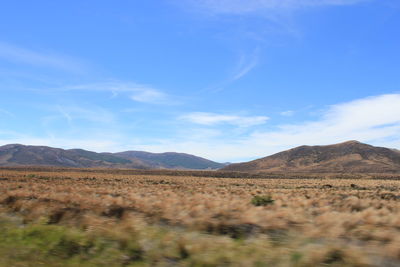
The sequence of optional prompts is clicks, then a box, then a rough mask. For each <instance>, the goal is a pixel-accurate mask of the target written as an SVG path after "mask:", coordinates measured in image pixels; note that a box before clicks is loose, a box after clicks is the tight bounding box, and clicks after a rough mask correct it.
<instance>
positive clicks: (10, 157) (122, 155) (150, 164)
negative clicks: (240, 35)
mask: <svg viewBox="0 0 400 267" xmlns="http://www.w3.org/2000/svg"><path fill="white" fill-rule="evenodd" d="M0 166H59V167H79V168H129V169H192V170H206V169H219V168H222V167H223V166H225V164H222V163H218V162H214V161H211V160H207V159H204V158H201V157H196V156H193V155H190V154H185V153H175V152H167V153H149V152H142V151H126V152H119V153H96V152H92V151H87V150H83V149H68V150H65V149H61V148H53V147H47V146H26V145H20V144H10V145H5V146H0Z"/></svg>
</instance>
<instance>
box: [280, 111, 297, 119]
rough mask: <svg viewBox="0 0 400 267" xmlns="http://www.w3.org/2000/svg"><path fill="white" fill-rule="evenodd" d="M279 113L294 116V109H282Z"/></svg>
mask: <svg viewBox="0 0 400 267" xmlns="http://www.w3.org/2000/svg"><path fill="white" fill-rule="evenodd" d="M279 114H280V115H282V116H285V117H290V116H293V114H294V111H293V110H286V111H282V112H281V113H279Z"/></svg>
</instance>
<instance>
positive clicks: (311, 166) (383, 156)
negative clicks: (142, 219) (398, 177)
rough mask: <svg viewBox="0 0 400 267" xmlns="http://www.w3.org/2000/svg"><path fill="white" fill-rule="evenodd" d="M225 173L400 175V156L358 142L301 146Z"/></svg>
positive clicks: (385, 149)
mask: <svg viewBox="0 0 400 267" xmlns="http://www.w3.org/2000/svg"><path fill="white" fill-rule="evenodd" d="M222 170H225V171H245V172H261V171H264V172H324V173H329V172H371V173H389V172H390V173H392V172H400V152H399V151H397V150H394V149H389V148H384V147H375V146H371V145H367V144H363V143H360V142H357V141H348V142H344V143H340V144H335V145H328V146H300V147H296V148H293V149H290V150H286V151H283V152H280V153H277V154H274V155H271V156H268V157H265V158H261V159H257V160H253V161H250V162H244V163H237V164H231V165H228V166H226V167H225V168H223V169H222Z"/></svg>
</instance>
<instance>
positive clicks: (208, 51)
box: [0, 0, 400, 162]
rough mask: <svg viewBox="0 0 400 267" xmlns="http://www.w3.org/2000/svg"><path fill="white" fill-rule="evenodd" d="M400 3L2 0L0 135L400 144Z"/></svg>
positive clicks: (207, 145) (90, 141)
mask: <svg viewBox="0 0 400 267" xmlns="http://www.w3.org/2000/svg"><path fill="white" fill-rule="evenodd" d="M399 29H400V1H398V0H219V1H218V0H146V1H132V0H116V1H104V0H96V1H94V0H81V1H50V0H47V1H46V0H37V1H28V0H21V1H3V2H2V3H1V4H0V145H5V144H10V143H21V144H26V145H47V146H53V147H60V148H65V149H70V148H83V149H88V150H92V151H97V152H105V151H107V152H117V151H126V150H144V151H149V152H166V151H175V152H185V153H190V154H194V155H197V156H202V157H205V158H208V159H211V160H215V161H219V162H240V161H247V160H251V159H256V158H260V157H264V156H267V155H270V154H273V153H276V152H279V151H282V150H285V149H289V148H292V147H295V146H300V145H327V144H333V143H338V142H344V141H347V140H358V141H361V142H365V143H368V144H372V145H378V146H386V147H391V148H398V149H400V30H399Z"/></svg>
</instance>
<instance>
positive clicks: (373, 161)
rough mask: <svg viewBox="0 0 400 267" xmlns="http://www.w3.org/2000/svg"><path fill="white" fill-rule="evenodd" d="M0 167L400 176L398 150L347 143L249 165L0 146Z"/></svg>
mask: <svg viewBox="0 0 400 267" xmlns="http://www.w3.org/2000/svg"><path fill="white" fill-rule="evenodd" d="M0 166H57V167H77V168H123V169H183V170H184V169H186V170H217V169H219V170H221V171H238V172H249V173H252V172H254V173H257V172H270V173H273V172H278V173H280V172H286V173H289V172H291V173H400V151H399V150H396V149H390V148H385V147H375V146H371V145H368V144H363V143H360V142H358V141H347V142H344V143H339V144H334V145H327V146H300V147H296V148H293V149H289V150H286V151H282V152H279V153H276V154H274V155H271V156H268V157H264V158H261V159H257V160H253V161H249V162H243V163H235V164H227V163H218V162H214V161H211V160H208V159H205V158H201V157H197V156H194V155H190V154H185V153H175V152H166V153H150V152H144V151H125V152H118V153H107V152H105V153H97V152H92V151H87V150H83V149H68V150H65V149H60V148H53V147H46V146H26V145H20V144H11V145H5V146H0Z"/></svg>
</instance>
